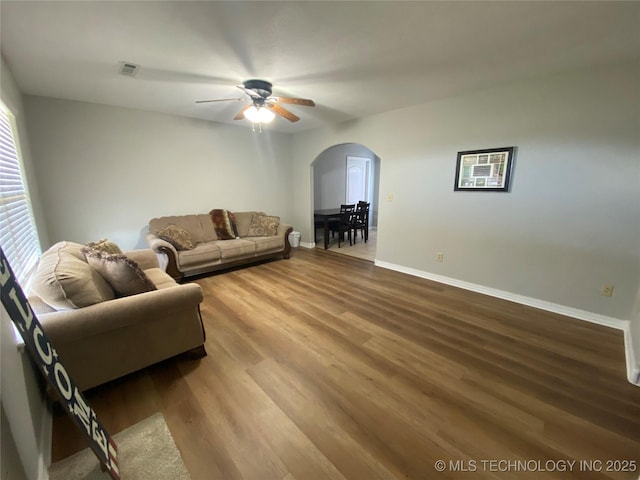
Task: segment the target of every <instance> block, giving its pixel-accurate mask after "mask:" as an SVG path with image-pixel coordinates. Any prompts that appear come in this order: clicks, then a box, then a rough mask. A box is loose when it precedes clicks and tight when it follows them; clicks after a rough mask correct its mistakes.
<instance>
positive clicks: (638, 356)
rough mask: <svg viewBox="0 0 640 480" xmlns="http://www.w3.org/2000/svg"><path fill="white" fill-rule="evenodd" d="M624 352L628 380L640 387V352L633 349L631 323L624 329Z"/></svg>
mask: <svg viewBox="0 0 640 480" xmlns="http://www.w3.org/2000/svg"><path fill="white" fill-rule="evenodd" d="M624 352H625V357H626V359H627V379H628V380H629V382H631V383H633V384H634V385H637V386H639V387H640V352H636V351H634V349H633V341H632V340H631V326H630V323H629V322H627V326H626V328H625V329H624Z"/></svg>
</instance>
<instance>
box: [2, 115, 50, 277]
mask: <svg viewBox="0 0 640 480" xmlns="http://www.w3.org/2000/svg"><path fill="white" fill-rule="evenodd" d="M0 107H1V108H0V245H1V246H2V250H3V251H4V253H5V255H6V256H7V258H8V259H9V262H10V263H11V268H12V269H13V272H14V273H15V275H16V277H17V278H18V281H19V282H20V283H21V284H22V285H25V284H26V283H27V280H28V277H29V275H30V274H31V272H32V271H33V269H34V268H35V266H36V264H37V263H38V258H39V257H40V253H41V251H40V242H39V240H38V232H37V230H36V227H35V222H34V221H33V214H32V211H31V203H30V201H29V196H28V191H27V188H26V181H25V178H24V172H23V169H22V165H21V161H20V158H19V155H18V149H17V147H16V134H15V130H14V123H13V118H12V116H11V113H10V112H9V111H8V109H7V108H6V107H5V106H4V105H0Z"/></svg>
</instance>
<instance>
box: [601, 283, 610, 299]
mask: <svg viewBox="0 0 640 480" xmlns="http://www.w3.org/2000/svg"><path fill="white" fill-rule="evenodd" d="M600 295H602V296H603V297H612V296H613V285H603V286H602V290H600Z"/></svg>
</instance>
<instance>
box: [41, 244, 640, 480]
mask: <svg viewBox="0 0 640 480" xmlns="http://www.w3.org/2000/svg"><path fill="white" fill-rule="evenodd" d="M197 283H199V284H200V285H201V286H202V288H203V290H204V292H205V302H204V304H203V306H202V315H203V318H204V322H205V326H206V330H207V341H206V348H207V351H208V356H207V357H204V358H202V359H199V360H194V359H190V358H185V357H179V358H176V359H171V360H168V361H166V362H163V363H161V364H158V365H155V366H153V367H150V368H148V369H145V370H143V371H141V372H138V373H135V374H132V375H130V376H128V377H125V378H123V379H120V380H117V381H115V382H112V383H110V384H108V385H105V386H102V387H98V388H96V389H93V390H91V391H89V392H87V398H88V400H89V402H90V404H91V405H92V406H93V408H94V409H95V410H96V412H97V413H98V415H99V417H100V419H101V420H102V422H103V423H104V424H105V427H106V428H107V429H108V430H109V431H110V433H111V434H115V433H117V432H118V431H121V430H123V429H124V428H126V427H128V426H130V425H132V424H134V423H136V422H138V421H140V420H142V419H144V418H146V417H148V416H150V415H152V414H153V413H155V412H158V411H160V412H162V413H163V414H164V416H165V418H166V420H167V424H168V426H169V429H170V430H171V433H172V435H173V437H174V439H175V441H176V444H177V446H178V448H179V450H180V452H181V454H182V457H183V459H184V461H185V464H186V466H187V468H188V469H189V471H190V473H191V476H192V478H193V479H194V480H200V479H202V480H206V479H224V480H233V479H255V480H272V479H273V480H280V479H282V480H294V479H295V480H315V479H353V480H360V479H363V480H369V479H408V478H409V479H431V478H438V479H439V478H443V479H465V478H468V479H474V480H475V479H512V478H514V479H515V478H517V479H520V478H532V479H533V478H535V479H562V480H567V479H578V478H579V479H604V478H624V479H631V478H633V479H636V478H637V477H638V472H637V471H636V472H606V471H604V470H605V469H606V467H607V464H606V462H607V461H608V460H621V461H625V460H627V461H635V462H636V465H637V464H638V463H640V388H638V387H634V386H633V385H631V384H629V383H628V382H627V381H626V377H625V360H624V350H623V335H622V332H620V331H618V330H614V329H609V328H605V327H601V326H597V325H592V324H589V323H586V322H583V321H578V320H574V319H570V318H566V317H562V316H559V315H555V314H550V313H547V312H543V311H540V310H536V309H533V308H530V307H525V306H522V305H518V304H514V303H510V302H506V301H503V300H498V299H495V298H491V297H487V296H483V295H480V294H475V293H471V292H468V291H464V290H460V289H457V288H453V287H449V286H445V285H442V284H438V283H434V282H431V281H428V280H424V279H420V278H416V277H411V276H408V275H404V274H401V273H398V272H393V271H390V270H385V269H382V268H378V267H375V266H374V265H373V264H372V263H370V262H366V261H364V260H359V259H355V258H351V257H347V256H345V255H338V254H335V253H332V252H325V251H323V250H318V249H311V250H309V249H304V248H298V249H296V250H295V252H294V255H293V256H292V258H291V259H289V260H278V261H273V262H269V263H265V264H262V265H256V266H251V267H249V268H244V269H239V270H235V271H231V272H227V273H222V274H218V275H214V276H210V277H206V278H202V279H199V280H197ZM140 347H141V348H144V345H141V346H140ZM84 447H85V445H84V444H83V443H82V438H81V437H80V435H78V433H77V431H76V429H75V427H74V426H73V425H72V424H71V422H70V421H69V420H68V418H67V417H66V416H65V415H64V414H62V413H57V414H55V415H54V428H53V452H52V457H53V460H54V461H55V460H57V459H60V458H63V457H66V456H68V455H70V454H71V453H73V452H75V451H77V450H80V449H82V448H84ZM518 459H520V460H527V461H537V462H540V463H538V464H539V465H541V466H542V467H543V468H545V469H546V470H550V469H551V468H549V466H550V465H551V464H549V463H548V462H549V461H559V460H567V461H572V460H577V461H578V462H579V461H581V460H583V461H584V460H596V461H601V462H602V464H601V468H600V470H602V471H595V472H587V471H584V470H585V469H584V468H582V469H581V468H580V467H579V463H577V464H574V466H573V468H572V471H561V472H552V471H540V470H539V469H538V468H537V467H535V464H532V463H531V462H529V463H528V464H527V465H528V468H529V469H530V470H538V471H534V472H525V471H516V470H514V469H513V468H512V467H509V466H505V465H506V464H504V463H502V466H503V468H502V470H506V471H492V470H496V469H499V468H500V464H498V463H495V464H491V463H487V462H486V461H489V460H494V461H496V462H498V461H514V460H518ZM437 460H444V461H445V462H446V468H445V470H444V471H443V472H437V471H436V469H435V462H436V461H437ZM450 462H453V463H454V464H455V462H458V466H459V467H462V466H464V467H466V468H467V469H470V467H471V466H472V465H474V463H473V462H475V470H476V471H475V472H466V473H461V472H453V471H452V470H451V466H452V465H451V463H450ZM492 465H495V469H494V468H493V467H492ZM553 465H560V464H558V463H556V464H553ZM591 465H592V466H594V469H595V470H598V468H597V467H598V465H600V464H598V463H597V462H594V463H591ZM611 466H612V467H614V468H617V467H616V466H615V464H611ZM514 468H515V467H514ZM637 468H638V467H636V470H637ZM471 469H473V468H471ZM520 470H522V468H521V469H520ZM567 470H569V469H568V468H567ZM581 470H582V471H581Z"/></svg>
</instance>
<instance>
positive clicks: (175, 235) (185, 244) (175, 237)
mask: <svg viewBox="0 0 640 480" xmlns="http://www.w3.org/2000/svg"><path fill="white" fill-rule="evenodd" d="M156 235H157V236H158V238H161V239H162V240H164V241H166V242H169V243H170V244H171V245H173V246H174V247H176V250H193V249H194V248H195V246H196V245H195V243H194V241H193V239H192V238H191V234H190V233H189V232H187V231H186V230H185V229H184V228H182V227H180V226H178V225H173V224H171V225H167V226H166V227H164V228H163V229H162V230H160V231H159V232H158V233H157V234H156Z"/></svg>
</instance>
